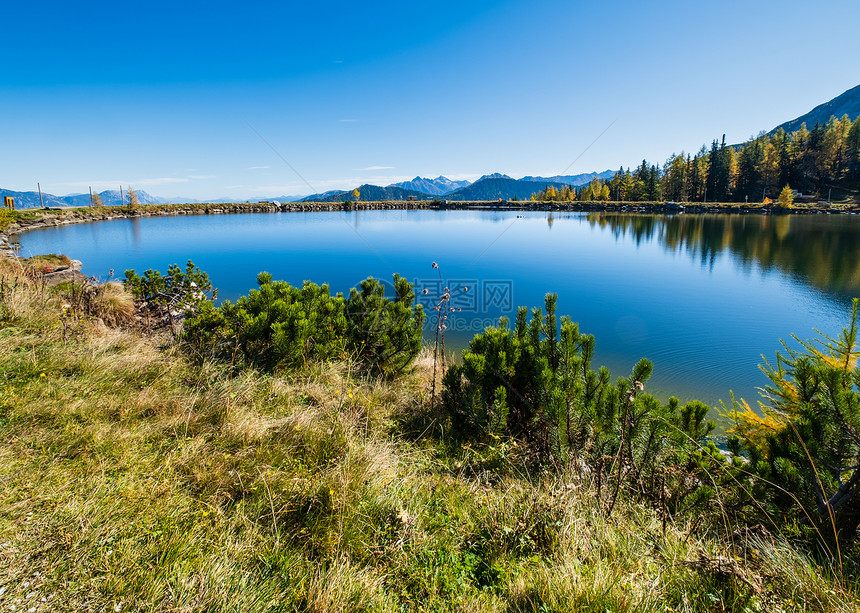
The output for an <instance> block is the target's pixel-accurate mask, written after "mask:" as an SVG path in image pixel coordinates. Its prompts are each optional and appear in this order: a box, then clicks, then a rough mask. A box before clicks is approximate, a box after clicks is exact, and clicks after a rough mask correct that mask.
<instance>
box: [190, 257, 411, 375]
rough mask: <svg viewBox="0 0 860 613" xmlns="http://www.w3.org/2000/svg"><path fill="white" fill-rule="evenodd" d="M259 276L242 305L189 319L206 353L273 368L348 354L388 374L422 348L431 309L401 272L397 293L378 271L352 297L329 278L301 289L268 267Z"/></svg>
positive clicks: (195, 344) (193, 341)
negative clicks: (334, 290)
mask: <svg viewBox="0 0 860 613" xmlns="http://www.w3.org/2000/svg"><path fill="white" fill-rule="evenodd" d="M257 283H258V285H259V289H257V290H252V291H251V292H250V293H249V294H248V295H247V296H242V297H241V298H239V299H238V300H237V301H236V303H235V304H233V303H231V302H229V301H227V302H225V303H224V304H223V305H222V306H221V307H218V308H216V307H214V306H212V305H208V306H204V307H203V308H202V309H201V310H200V311H199V312H198V313H197V314H196V315H195V316H194V317H193V318H191V319H189V320H188V321H187V322H186V325H185V333H184V341H185V343H186V345H187V346H188V347H189V348H190V349H191V350H192V351H193V352H194V353H195V354H197V355H200V356H207V355H213V356H215V357H218V358H222V359H227V360H230V361H233V362H235V361H237V360H239V361H241V362H243V363H246V364H248V365H253V366H256V367H258V368H263V369H267V370H271V369H275V368H283V367H292V366H296V365H299V364H301V363H304V362H305V361H308V360H321V361H325V360H331V359H343V358H347V357H349V358H352V359H353V360H355V362H356V363H357V365H358V367H359V369H360V370H361V371H362V372H364V373H368V374H373V375H383V376H390V375H394V374H397V373H399V372H402V371H403V370H404V369H405V368H406V367H407V366H408V365H409V363H410V362H411V360H412V359H413V358H414V357H415V355H416V354H417V353H418V350H419V349H420V347H421V332H422V325H423V323H424V311H423V308H422V307H421V305H414V304H413V303H414V301H415V294H414V292H413V291H412V285H411V284H410V283H409V282H408V281H406V280H405V279H402V278H401V277H400V276H399V275H394V296H393V297H392V299H388V298H386V297H385V292H384V287H383V286H382V284H381V283H380V282H379V281H377V280H375V279H372V278H368V279H366V280H365V281H362V282H361V286H360V290H356V289H353V290H352V291H351V292H350V297H349V298H348V299H345V298H344V297H343V295H342V294H337V295H335V296H332V295H331V294H330V293H329V287H328V285H322V286H319V285H316V284H314V283H310V282H305V284H304V285H303V286H302V287H301V288H296V287H292V286H291V285H290V284H289V283H286V282H284V281H273V280H272V275H270V274H269V273H260V275H259V276H258V277H257Z"/></svg>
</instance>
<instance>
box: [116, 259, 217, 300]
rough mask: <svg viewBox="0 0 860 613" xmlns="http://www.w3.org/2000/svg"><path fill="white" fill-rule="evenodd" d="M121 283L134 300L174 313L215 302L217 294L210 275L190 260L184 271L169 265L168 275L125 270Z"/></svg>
mask: <svg viewBox="0 0 860 613" xmlns="http://www.w3.org/2000/svg"><path fill="white" fill-rule="evenodd" d="M123 284H124V285H125V288H126V289H127V290H129V291H130V292H131V293H132V294H133V295H134V297H135V298H136V299H137V300H141V301H143V302H147V303H152V304H155V305H160V306H164V307H168V308H170V309H173V310H177V311H187V310H192V309H194V308H195V307H198V306H200V305H201V304H202V303H204V302H208V301H210V300H214V299H215V297H216V295H217V290H215V291H214V292H213V291H212V283H210V282H209V275H208V274H206V273H205V272H203V271H202V270H200V268H198V267H197V266H195V265H194V262H192V261H191V260H188V264H187V265H186V267H185V271H183V270H182V269H181V268H179V265H178V264H171V265H170V266H169V267H168V268H167V275H162V274H161V273H160V272H159V271H157V270H152V269H151V268H150V269H149V270H147V271H146V272H145V273H143V276H140V275H138V274H137V273H136V272H135V271H134V270H133V269H132V270H126V271H125V281H123ZM210 294H211V296H210Z"/></svg>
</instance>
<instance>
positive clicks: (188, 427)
mask: <svg viewBox="0 0 860 613" xmlns="http://www.w3.org/2000/svg"><path fill="white" fill-rule="evenodd" d="M0 264H2V266H3V268H4V269H5V270H4V273H3V274H4V276H3V280H2V282H1V283H0V362H2V363H0V484H2V487H0V610H4V611H6V610H11V607H12V606H13V605H14V606H15V607H16V610H19V611H21V610H29V609H30V608H31V607H36V610H38V611H41V610H61V611H73V610H74V611H101V610H104V611H109V610H116V611H119V610H141V611H155V610H158V611H199V610H207V611H219V610H224V611H269V610H283V611H360V610H367V611H400V610H403V611H413V610H414V611H463V610H465V611H499V612H502V611H571V610H583V611H634V610H635V611H714V610H716V611H720V610H725V611H743V610H748V611H796V610H809V611H849V610H856V608H857V602H858V601H857V591H856V586H855V585H850V584H848V582H847V581H844V580H843V581H840V580H838V579H836V578H834V577H832V576H829V572H828V570H827V568H824V567H819V566H815V565H814V564H813V563H812V562H810V561H809V560H808V559H807V558H805V557H804V556H803V555H802V554H801V553H800V552H798V551H796V550H794V549H793V548H792V547H791V546H790V545H788V544H787V543H785V542H782V541H780V540H779V539H775V538H771V537H769V536H767V533H766V532H757V533H746V534H741V535H740V536H739V535H738V534H735V535H734V537H733V538H729V536H730V535H729V533H732V532H734V530H733V529H731V528H726V529H725V530H723V531H722V533H718V534H713V535H711V536H702V535H700V534H698V533H697V532H695V531H693V529H692V528H691V526H690V525H689V524H688V523H687V522H686V521H680V523H677V524H676V523H673V522H672V521H669V522H668V523H667V524H665V525H664V524H663V522H662V521H661V518H660V517H659V516H658V515H657V514H656V513H655V512H654V511H653V510H651V509H649V508H646V507H643V506H639V505H637V504H634V503H626V504H623V505H621V508H620V509H616V512H615V514H614V515H613V516H612V517H611V518H610V519H606V518H604V516H603V515H602V514H601V512H600V508H599V506H598V504H597V502H596V500H595V490H594V488H593V487H592V486H591V484H590V483H589V481H588V479H587V477H585V476H581V475H574V474H553V475H534V474H531V475H530V474H527V472H526V471H524V470H520V469H518V468H517V466H518V463H517V456H516V449H515V448H514V447H513V446H511V445H510V444H508V443H505V442H500V443H498V444H497V445H496V446H494V447H492V448H482V449H472V448H470V447H466V448H458V449H449V448H446V447H444V446H443V445H442V444H441V443H439V442H438V441H437V440H435V439H432V438H429V437H427V436H423V437H422V436H412V437H407V436H404V435H403V434H402V432H403V431H404V424H410V425H411V426H412V429H413V430H414V429H416V428H417V429H418V430H420V429H421V426H420V424H421V423H422V420H424V419H425V418H426V401H427V394H428V392H427V378H426V375H422V373H420V372H418V373H416V374H415V375H411V376H408V377H406V378H404V379H402V380H399V381H396V382H393V383H380V382H375V381H366V380H357V379H356V378H355V377H353V376H352V375H351V373H350V368H349V365H348V364H347V363H338V364H324V365H309V366H308V367H306V368H304V369H302V370H301V371H297V372H289V373H284V374H282V375H277V376H272V375H265V374H260V373H253V372H246V373H240V374H237V375H235V376H230V374H229V372H228V370H227V369H226V368H224V367H217V366H215V365H205V366H203V367H197V366H194V365H190V364H188V363H187V362H186V361H184V360H183V358H182V356H181V355H179V354H178V353H177V352H176V350H175V349H174V348H172V347H170V346H169V344H168V345H167V346H161V347H160V346H159V339H157V338H154V337H151V336H145V335H140V334H136V333H134V332H131V331H124V330H120V329H112V328H107V327H105V326H104V325H102V324H100V323H99V322H97V321H96V322H93V321H91V320H88V319H87V318H86V317H83V316H81V315H79V314H77V313H76V312H75V310H74V306H73V307H72V308H71V309H66V310H65V311H64V309H63V306H62V305H63V304H64V303H65V301H66V300H67V298H65V297H62V296H55V295H52V294H51V293H49V292H48V291H47V290H44V289H41V288H40V287H39V286H38V284H35V285H32V284H28V283H27V282H26V280H25V279H24V278H23V277H22V276H21V275H20V274H18V273H16V270H15V267H14V266H12V265H11V264H10V263H8V262H5V261H4V262H0ZM114 298H115V297H114ZM64 313H65V314H64ZM163 340H164V339H161V341H162V342H163ZM415 424H419V425H418V426H416V425H415ZM407 431H408V430H407Z"/></svg>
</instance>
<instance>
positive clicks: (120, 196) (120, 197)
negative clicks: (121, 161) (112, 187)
mask: <svg viewBox="0 0 860 613" xmlns="http://www.w3.org/2000/svg"><path fill="white" fill-rule="evenodd" d="M124 204H125V198H123V197H122V185H120V186H119V205H120V206H122V205H124Z"/></svg>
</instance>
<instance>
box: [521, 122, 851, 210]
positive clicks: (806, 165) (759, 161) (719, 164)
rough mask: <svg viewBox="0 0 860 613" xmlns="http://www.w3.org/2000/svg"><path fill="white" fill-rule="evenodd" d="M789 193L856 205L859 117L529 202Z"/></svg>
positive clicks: (623, 172) (737, 198)
mask: <svg viewBox="0 0 860 613" xmlns="http://www.w3.org/2000/svg"><path fill="white" fill-rule="evenodd" d="M787 186H788V187H790V188H791V189H792V190H794V192H795V193H796V194H797V196H798V197H799V198H806V199H807V200H812V201H815V200H828V201H857V200H858V193H860V117H858V118H856V119H854V120H853V121H852V120H851V118H850V117H849V116H848V115H844V116H843V117H842V118H839V119H837V118H836V117H831V118H830V119H829V120H828V121H827V122H826V123H823V124H822V123H816V124H815V125H813V126H812V128H811V129H810V128H807V126H806V124H801V125H800V128H799V129H798V130H797V131H795V132H791V133H789V132H786V131H785V130H784V129H782V128H778V129H777V130H776V132H774V133H773V134H764V133H762V134H759V135H758V136H756V137H755V138H752V139H750V140H748V141H747V142H745V143H743V144H742V145H734V146H732V145H727V144H726V138H725V135H723V137H722V139H720V140H716V139H715V140H714V141H713V142H712V143H711V146H710V148H707V147H705V146H702V148H701V149H700V150H699V151H698V152H697V153H696V154H695V155H691V154H689V153H684V152H683V151H682V152H681V153H679V154H672V155H671V156H669V159H667V160H666V161H665V162H664V163H663V164H662V165H659V164H655V163H649V162H648V161H647V160H642V163H641V164H640V165H639V166H638V167H636V168H635V169H630V168H627V169H625V168H624V167H623V166H622V167H621V168H620V169H619V170H618V172H616V173H615V176H613V177H612V178H611V179H609V180H608V181H607V180H601V179H595V180H593V181H592V182H591V183H589V184H588V185H586V186H583V187H580V188H566V189H558V188H556V187H554V186H548V187H547V188H545V189H543V190H541V191H538V192H536V193H535V194H534V196H533V198H532V199H533V200H551V201H553V200H555V201H573V200H580V201H592V200H613V201H621V202H644V201H652V202H653V201H662V200H668V201H675V202H768V201H773V200H777V199H778V198H779V196H780V193H781V192H782V191H783V190H784V189H785V188H786V187H787Z"/></svg>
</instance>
